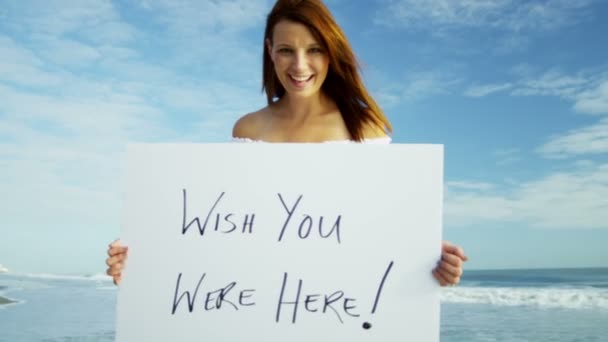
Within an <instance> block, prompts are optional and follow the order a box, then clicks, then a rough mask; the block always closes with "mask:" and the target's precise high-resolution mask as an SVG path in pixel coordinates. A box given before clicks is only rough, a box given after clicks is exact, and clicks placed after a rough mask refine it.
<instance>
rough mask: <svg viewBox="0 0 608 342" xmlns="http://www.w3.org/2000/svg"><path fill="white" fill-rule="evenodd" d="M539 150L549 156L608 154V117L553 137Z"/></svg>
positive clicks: (565, 156)
mask: <svg viewBox="0 0 608 342" xmlns="http://www.w3.org/2000/svg"><path fill="white" fill-rule="evenodd" d="M538 152H539V153H540V154H542V155H543V156H545V157H548V158H567V157H573V156H577V155H581V154H608V118H604V119H602V120H600V121H599V122H598V123H596V124H593V125H590V126H587V127H583V128H579V129H575V130H571V131H569V132H567V133H565V134H563V135H559V136H555V137H552V138H551V139H550V140H549V141H548V142H547V143H546V144H544V145H543V146H541V147H540V148H539V149H538Z"/></svg>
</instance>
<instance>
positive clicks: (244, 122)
mask: <svg viewBox="0 0 608 342" xmlns="http://www.w3.org/2000/svg"><path fill="white" fill-rule="evenodd" d="M267 116H268V107H264V108H262V109H260V110H258V111H255V112H251V113H248V114H245V115H243V116H241V117H240V118H239V119H238V120H237V121H236V122H235V123H234V126H233V127H232V136H233V137H235V138H245V139H252V140H256V139H257V138H258V133H259V132H260V130H261V129H262V127H263V125H264V122H266V118H267Z"/></svg>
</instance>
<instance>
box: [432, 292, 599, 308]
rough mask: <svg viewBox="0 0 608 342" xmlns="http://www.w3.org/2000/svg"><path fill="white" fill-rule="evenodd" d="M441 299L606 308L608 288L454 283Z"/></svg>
mask: <svg viewBox="0 0 608 342" xmlns="http://www.w3.org/2000/svg"><path fill="white" fill-rule="evenodd" d="M441 301H442V302H445V303H467V304H492V305H502V306H535V307H539V308H564V309H601V310H608V289H598V288H557V287H541V288H539V287H465V286H461V287H454V288H445V289H443V291H442V292H441Z"/></svg>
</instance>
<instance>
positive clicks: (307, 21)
mask: <svg viewBox="0 0 608 342" xmlns="http://www.w3.org/2000/svg"><path fill="white" fill-rule="evenodd" d="M263 50H264V67H263V73H264V75H263V82H264V85H263V89H264V91H265V92H266V96H267V100H268V106H266V107H265V108H262V109H260V110H259V111H257V112H254V113H250V114H247V115H245V116H243V117H242V118H240V119H239V120H238V121H237V122H236V124H235V125H234V128H233V132H232V135H233V137H234V140H236V141H260V142H312V143H321V142H330V141H354V142H361V143H390V137H389V136H388V133H390V132H391V131H392V128H391V125H390V123H389V121H388V120H387V118H386V117H385V116H384V114H383V113H382V111H381V109H380V108H379V107H378V105H377V104H376V102H375V101H374V100H373V99H372V97H371V96H370V95H369V93H368V92H367V90H366V89H365V87H364V85H363V82H362V81H361V77H360V75H359V68H358V64H357V61H356V59H355V56H354V54H353V52H352V49H351V47H350V45H349V43H348V41H347V40H346V37H345V35H344V33H343V32H342V30H341V29H340V27H339V26H338V25H337V24H336V22H335V20H334V18H333V17H332V15H331V13H330V12H329V10H328V9H327V8H326V7H325V5H324V4H323V3H322V2H321V1H320V0H279V1H277V3H276V4H275V5H274V7H273V9H272V11H271V12H270V14H269V15H268V19H267V22H266V30H265V37H264V49H263ZM108 255H109V257H108V259H107V260H106V263H107V265H108V266H109V268H108V270H107V274H108V275H110V276H112V277H113V279H114V283H116V284H117V283H119V282H120V279H121V271H122V267H123V264H124V262H125V260H126V257H127V247H125V246H121V245H120V243H119V242H118V241H115V242H114V243H112V244H111V245H110V247H109V249H108ZM466 260H467V257H466V256H465V255H464V252H463V251H462V249H461V248H459V247H458V246H455V245H453V244H451V243H449V242H443V245H442V257H441V260H439V262H438V263H437V267H436V268H435V269H434V270H433V271H432V272H433V275H434V276H435V278H436V279H437V281H438V282H439V284H441V285H442V286H446V285H454V284H457V283H458V282H459V281H460V276H461V275H462V263H463V262H464V261H466Z"/></svg>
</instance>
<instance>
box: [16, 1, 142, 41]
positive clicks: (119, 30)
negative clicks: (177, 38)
mask: <svg viewBox="0 0 608 342" xmlns="http://www.w3.org/2000/svg"><path fill="white" fill-rule="evenodd" d="M5 10H6V12H7V14H8V20H7V21H6V22H5V23H4V25H5V26H7V27H8V28H9V30H11V31H14V32H18V33H20V34H27V35H29V36H30V37H31V38H32V39H34V40H35V39H36V38H37V36H38V35H42V36H53V37H62V36H64V35H67V34H71V35H73V36H77V37H78V38H81V39H84V40H87V41H90V42H94V43H96V44H102V43H105V44H110V45H114V44H122V43H126V42H130V41H132V40H133V39H134V38H135V37H136V36H137V30H136V29H135V28H134V27H133V26H131V25H129V24H127V23H125V22H124V21H123V20H122V18H121V16H120V13H119V12H118V11H117V9H116V7H115V6H114V5H113V3H112V2H111V1H108V0H101V1H99V0H82V1H70V0H48V1H46V0H45V1H42V0H38V1H36V0H31V1H23V2H21V1H15V2H10V3H8V4H7V6H6V7H5Z"/></svg>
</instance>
